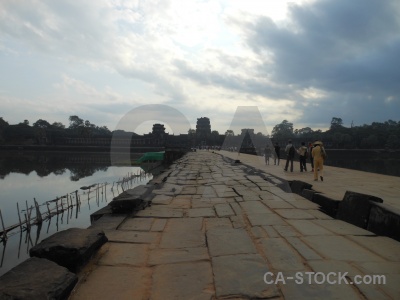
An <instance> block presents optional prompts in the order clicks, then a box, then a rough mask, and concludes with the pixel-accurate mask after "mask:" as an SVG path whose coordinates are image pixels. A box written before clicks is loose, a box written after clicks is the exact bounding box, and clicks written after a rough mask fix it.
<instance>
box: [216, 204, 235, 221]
mask: <svg viewBox="0 0 400 300" xmlns="http://www.w3.org/2000/svg"><path fill="white" fill-rule="evenodd" d="M214 207H215V211H216V212H217V215H218V217H220V218H221V217H229V216H234V215H235V212H234V211H233V209H232V207H231V206H230V205H229V204H216V205H215V206H214Z"/></svg>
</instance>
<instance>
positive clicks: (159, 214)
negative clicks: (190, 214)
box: [136, 205, 183, 218]
mask: <svg viewBox="0 0 400 300" xmlns="http://www.w3.org/2000/svg"><path fill="white" fill-rule="evenodd" d="M136 216H137V217H154V218H182V217H183V210H182V209H178V208H169V207H168V206H164V205H163V206H151V207H149V208H146V209H144V210H141V211H139V212H138V213H137V214H136Z"/></svg>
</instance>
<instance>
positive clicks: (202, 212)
mask: <svg viewBox="0 0 400 300" xmlns="http://www.w3.org/2000/svg"><path fill="white" fill-rule="evenodd" d="M188 216H189V217H190V218H198V217H215V211H214V209H213V208H211V207H203V208H191V209H188Z"/></svg>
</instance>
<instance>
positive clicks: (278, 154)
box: [274, 142, 281, 166]
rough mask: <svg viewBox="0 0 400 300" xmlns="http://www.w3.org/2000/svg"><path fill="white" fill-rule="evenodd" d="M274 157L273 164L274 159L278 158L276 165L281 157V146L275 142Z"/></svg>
mask: <svg viewBox="0 0 400 300" xmlns="http://www.w3.org/2000/svg"><path fill="white" fill-rule="evenodd" d="M274 149H275V156H274V157H275V158H274V165H276V161H277V160H278V166H279V161H280V159H281V147H279V144H278V143H277V142H276V143H275V147H274Z"/></svg>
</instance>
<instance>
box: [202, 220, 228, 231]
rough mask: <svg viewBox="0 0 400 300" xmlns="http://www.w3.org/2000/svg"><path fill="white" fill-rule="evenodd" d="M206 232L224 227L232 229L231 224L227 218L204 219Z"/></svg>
mask: <svg viewBox="0 0 400 300" xmlns="http://www.w3.org/2000/svg"><path fill="white" fill-rule="evenodd" d="M205 223H206V230H210V229H211V228H215V227H226V228H232V223H231V220H230V219H229V218H206V219H205Z"/></svg>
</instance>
